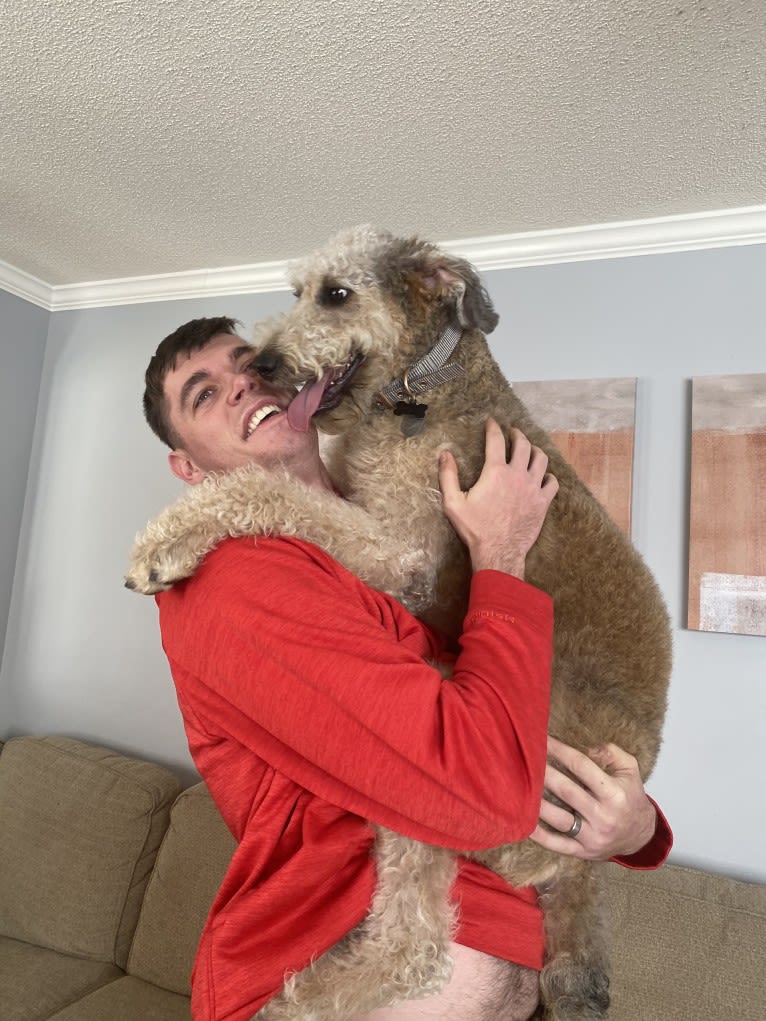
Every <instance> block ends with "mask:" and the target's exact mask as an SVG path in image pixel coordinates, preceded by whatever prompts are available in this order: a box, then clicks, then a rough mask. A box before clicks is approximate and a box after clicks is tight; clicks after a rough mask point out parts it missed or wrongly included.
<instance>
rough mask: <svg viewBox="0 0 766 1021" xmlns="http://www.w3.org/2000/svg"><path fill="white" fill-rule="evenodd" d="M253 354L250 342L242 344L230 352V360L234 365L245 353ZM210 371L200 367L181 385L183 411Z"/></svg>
mask: <svg viewBox="0 0 766 1021" xmlns="http://www.w3.org/2000/svg"><path fill="white" fill-rule="evenodd" d="M250 354H253V348H252V347H251V345H250V344H240V345H239V346H238V347H233V348H232V349H231V351H230V352H229V361H230V362H231V364H232V365H233V366H234V365H236V364H237V362H238V361H239V360H240V358H243V357H244V356H245V355H250ZM209 377H210V372H209V371H208V370H207V369H198V370H197V371H196V372H193V373H192V374H191V376H189V378H188V379H187V380H186V382H185V383H184V385H183V386H182V387H181V396H180V399H179V404H180V408H181V411H185V410H186V405H187V403H188V401H189V397H190V396H191V393H192V390H194V388H195V387H197V386H198V385H199V384H200V383H204V382H205V380H206V379H209Z"/></svg>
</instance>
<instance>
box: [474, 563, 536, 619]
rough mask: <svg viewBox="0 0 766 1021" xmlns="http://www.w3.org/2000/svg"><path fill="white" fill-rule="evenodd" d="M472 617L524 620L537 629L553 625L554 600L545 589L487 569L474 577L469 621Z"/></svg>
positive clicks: (501, 572) (502, 572) (478, 572)
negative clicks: (486, 616)
mask: <svg viewBox="0 0 766 1021" xmlns="http://www.w3.org/2000/svg"><path fill="white" fill-rule="evenodd" d="M472 615H477V616H485V615H491V616H498V617H505V618H510V619H513V618H516V617H518V618H519V619H520V620H523V621H525V622H527V623H529V624H532V625H533V626H535V627H538V628H539V627H540V626H541V625H542V626H543V627H546V628H547V627H550V626H552V623H553V600H552V599H551V597H550V596H549V595H548V594H547V592H543V590H542V589H539V588H536V587H535V586H534V585H530V584H528V583H527V582H526V581H522V580H521V578H517V577H516V576H515V575H513V574H506V573H505V572H504V571H493V570H490V569H485V570H483V571H476V573H475V574H474V575H473V576H472V577H471V594H470V599H469V602H468V613H467V614H466V619H469V618H470V617H471V616H472Z"/></svg>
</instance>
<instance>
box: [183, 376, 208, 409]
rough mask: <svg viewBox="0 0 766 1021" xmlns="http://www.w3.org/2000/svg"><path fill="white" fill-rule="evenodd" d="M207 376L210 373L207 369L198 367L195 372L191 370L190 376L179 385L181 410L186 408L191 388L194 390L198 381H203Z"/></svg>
mask: <svg viewBox="0 0 766 1021" xmlns="http://www.w3.org/2000/svg"><path fill="white" fill-rule="evenodd" d="M209 377H210V373H209V372H208V370H207V369H199V370H198V371H197V372H193V373H192V374H191V376H189V378H188V379H187V380H186V382H185V383H184V385H183V386H182V387H181V397H180V400H179V405H180V408H181V411H185V410H186V405H187V403H188V400H189V397H190V395H191V392H192V390H194V388H195V387H196V386H197V385H198V384H199V383H204V381H205V380H206V379H208V378H209Z"/></svg>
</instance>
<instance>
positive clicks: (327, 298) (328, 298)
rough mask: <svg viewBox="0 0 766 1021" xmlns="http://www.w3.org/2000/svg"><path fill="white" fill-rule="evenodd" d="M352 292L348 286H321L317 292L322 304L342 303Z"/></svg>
mask: <svg viewBox="0 0 766 1021" xmlns="http://www.w3.org/2000/svg"><path fill="white" fill-rule="evenodd" d="M352 294H353V291H350V290H349V289H348V287H323V288H322V290H321V291H320V292H319V302H320V304H322V305H344V304H345V303H346V302H347V301H348V299H349V298H350V297H351V295H352Z"/></svg>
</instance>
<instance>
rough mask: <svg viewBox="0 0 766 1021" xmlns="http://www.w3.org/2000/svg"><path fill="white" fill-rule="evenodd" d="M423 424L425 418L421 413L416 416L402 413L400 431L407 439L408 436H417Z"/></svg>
mask: <svg viewBox="0 0 766 1021" xmlns="http://www.w3.org/2000/svg"><path fill="white" fill-rule="evenodd" d="M425 424H426V420H425V418H424V416H422V415H421V416H420V417H418V418H416V417H415V416H414V415H402V433H403V435H404V436H406V437H407V438H408V439H409V438H410V436H417V434H418V433H419V432H422V431H423V426H424V425H425Z"/></svg>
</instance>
